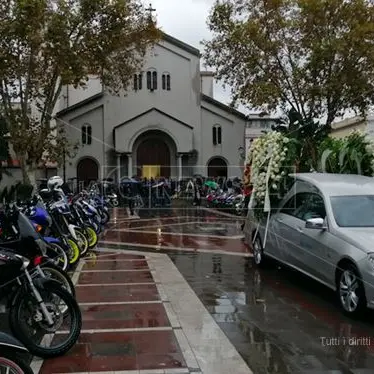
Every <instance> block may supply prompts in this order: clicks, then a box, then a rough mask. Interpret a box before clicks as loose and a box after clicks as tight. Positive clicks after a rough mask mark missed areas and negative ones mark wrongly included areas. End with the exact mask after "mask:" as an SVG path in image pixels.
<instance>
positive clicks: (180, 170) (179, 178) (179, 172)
mask: <svg viewBox="0 0 374 374" xmlns="http://www.w3.org/2000/svg"><path fill="white" fill-rule="evenodd" d="M177 161H178V162H177V168H178V182H180V181H181V180H182V177H183V164H182V154H181V153H178V155H177Z"/></svg>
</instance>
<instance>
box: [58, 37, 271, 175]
mask: <svg viewBox="0 0 374 374" xmlns="http://www.w3.org/2000/svg"><path fill="white" fill-rule="evenodd" d="M200 58H201V56H200V51H199V50H198V49H196V48H194V47H192V46H190V45H187V44H185V43H184V42H182V41H180V40H177V39H175V38H174V37H172V36H170V35H167V34H163V37H162V39H161V40H160V41H159V42H158V43H157V44H156V45H155V46H154V47H153V48H152V49H151V50H150V51H149V52H148V54H147V56H146V58H145V62H144V66H143V69H142V71H139V72H138V73H137V74H135V75H134V77H133V81H132V87H131V88H130V89H129V90H128V92H127V93H126V95H120V96H113V95H111V94H109V93H108V92H107V91H106V90H105V87H102V85H101V83H100V82H99V81H98V80H97V79H94V78H92V79H90V80H89V81H88V83H87V87H86V88H85V89H82V88H79V89H74V88H73V87H71V86H66V87H64V88H63V92H62V96H61V99H60V102H59V107H58V113H57V118H58V119H59V120H60V121H61V122H62V123H64V124H65V126H66V129H67V134H68V136H69V139H70V140H71V141H72V142H74V143H76V142H79V143H80V147H79V150H78V152H77V154H76V156H75V158H74V159H68V160H66V162H65V167H64V170H65V174H66V178H77V179H78V180H79V181H86V182H87V181H90V180H97V179H101V178H113V179H114V180H120V179H121V178H123V177H132V176H134V175H137V176H142V177H148V178H149V177H159V176H162V177H169V178H175V179H181V178H186V177H189V176H193V175H194V174H200V175H203V176H223V177H234V176H241V175H242V169H243V163H244V157H243V150H244V147H245V129H246V127H250V126H251V122H252V121H253V122H259V121H260V122H262V121H268V119H266V118H264V117H261V116H259V115H249V116H246V115H244V114H243V113H241V112H239V111H237V110H235V109H233V108H231V107H229V106H227V105H225V104H223V103H221V102H219V101H217V100H216V99H215V98H214V97H213V81H214V75H213V73H212V72H209V71H200V65H201V64H200Z"/></svg>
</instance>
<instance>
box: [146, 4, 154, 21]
mask: <svg viewBox="0 0 374 374" xmlns="http://www.w3.org/2000/svg"><path fill="white" fill-rule="evenodd" d="M145 11H146V12H149V15H148V17H149V19H150V20H152V16H153V12H155V11H156V9H154V8H152V3H149V8H147V9H146V10H145Z"/></svg>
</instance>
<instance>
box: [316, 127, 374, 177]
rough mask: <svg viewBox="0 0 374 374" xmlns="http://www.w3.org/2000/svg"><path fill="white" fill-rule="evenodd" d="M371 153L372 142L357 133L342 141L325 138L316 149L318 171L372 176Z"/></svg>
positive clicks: (372, 155)
mask: <svg viewBox="0 0 374 374" xmlns="http://www.w3.org/2000/svg"><path fill="white" fill-rule="evenodd" d="M373 151H374V145H373V142H372V141H371V140H370V139H369V138H368V137H367V135H365V134H363V133H361V132H359V131H354V132H352V133H351V134H350V135H348V136H346V137H345V138H343V139H334V138H326V139H325V140H324V141H323V142H322V143H321V144H320V146H319V149H318V154H319V158H320V165H319V171H322V172H327V173H340V174H362V175H366V176H373V171H374V154H373Z"/></svg>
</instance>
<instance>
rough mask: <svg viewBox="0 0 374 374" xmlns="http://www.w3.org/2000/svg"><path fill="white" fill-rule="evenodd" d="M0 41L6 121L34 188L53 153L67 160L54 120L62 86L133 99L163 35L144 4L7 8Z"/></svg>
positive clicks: (5, 4) (65, 1) (119, 1)
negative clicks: (131, 91) (134, 83)
mask: <svg viewBox="0 0 374 374" xmlns="http://www.w3.org/2000/svg"><path fill="white" fill-rule="evenodd" d="M0 35H1V38H0V98H1V101H2V106H3V108H2V114H3V116H4V118H5V120H6V123H7V126H8V130H9V132H10V143H11V144H12V146H13V149H14V151H15V153H16V155H17V158H18V159H19V160H20V163H21V167H22V171H23V177H24V181H28V177H27V171H28V170H32V169H35V168H36V167H37V166H38V165H39V164H40V162H41V161H43V160H44V159H45V157H46V154H48V153H49V152H51V153H53V148H54V146H55V152H54V153H55V154H57V153H61V152H59V148H58V147H59V146H60V145H61V142H60V141H57V142H54V144H53V143H52V144H51V138H53V132H54V130H55V129H54V128H53V123H51V120H52V113H53V112H54V109H55V106H56V103H57V100H58V98H59V96H60V93H61V89H62V86H63V85H73V86H75V87H79V86H84V85H85V84H86V82H87V80H88V78H89V76H90V75H95V76H97V77H99V78H100V79H101V81H102V83H103V84H104V85H105V87H106V89H107V90H109V91H111V92H113V93H115V94H118V93H120V92H123V91H126V89H127V87H128V84H129V81H130V78H131V77H132V75H133V73H134V72H135V71H137V70H138V69H139V68H140V67H141V65H142V62H143V57H144V55H145V52H146V50H147V48H148V47H149V46H151V45H152V44H153V43H154V42H155V41H156V40H157V39H158V38H159V31H158V30H157V28H156V27H155V24H154V23H153V22H150V19H149V15H148V14H147V12H146V11H145V9H144V7H143V5H142V4H141V2H140V0H95V1H92V0H59V1H55V0H0ZM52 157H53V158H56V157H55V155H53V156H52Z"/></svg>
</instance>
